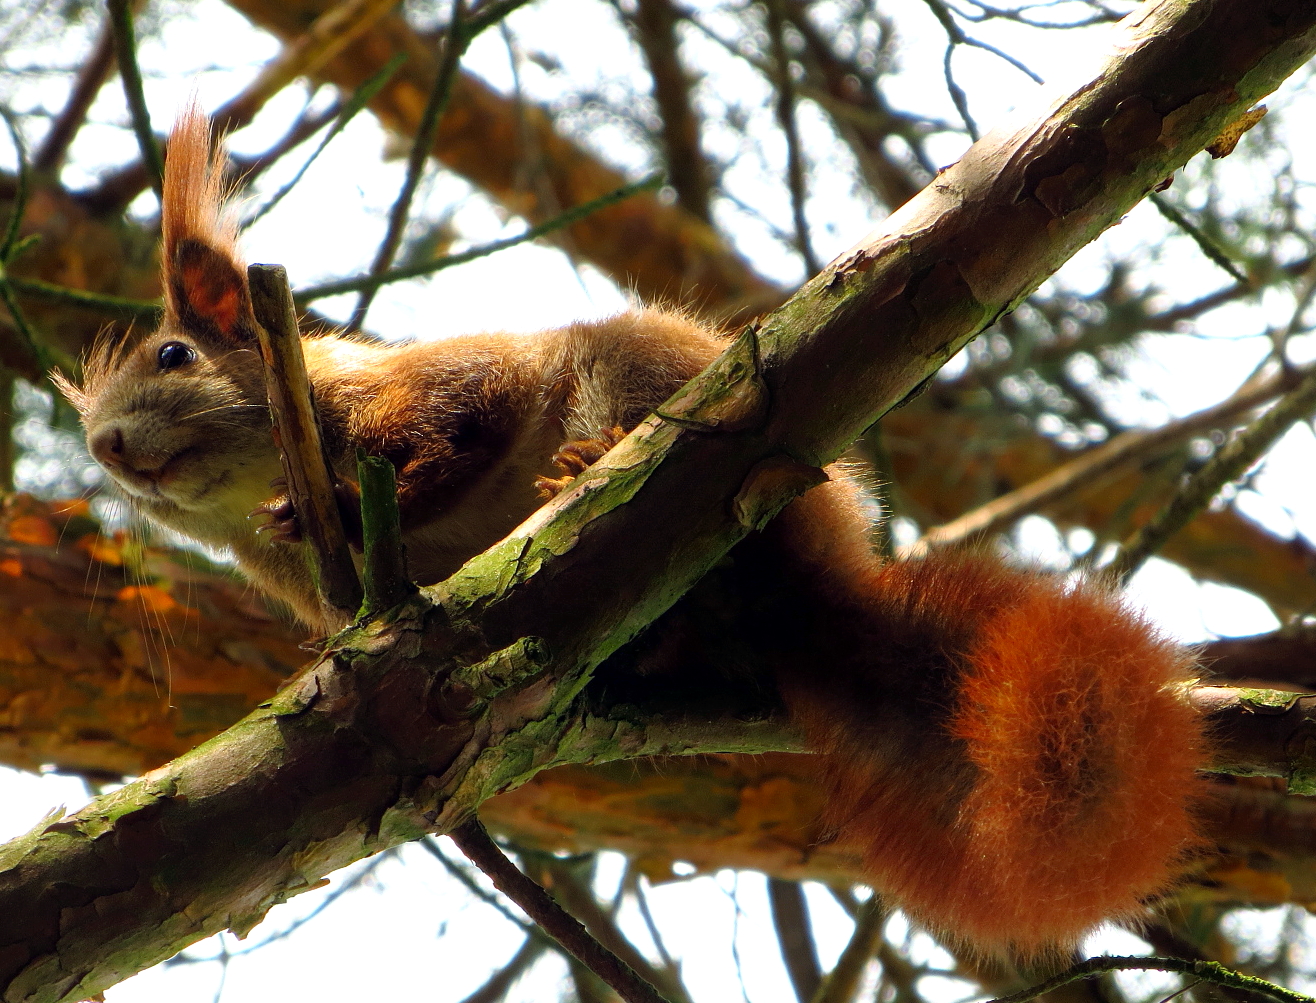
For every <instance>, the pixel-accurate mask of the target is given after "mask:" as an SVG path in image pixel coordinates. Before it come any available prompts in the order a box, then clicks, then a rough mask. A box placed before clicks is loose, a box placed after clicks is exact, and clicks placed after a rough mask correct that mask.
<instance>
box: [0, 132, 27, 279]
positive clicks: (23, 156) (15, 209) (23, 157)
mask: <svg viewBox="0 0 1316 1003" xmlns="http://www.w3.org/2000/svg"><path fill="white" fill-rule="evenodd" d="M0 116H3V118H4V120H5V125H6V126H7V127H8V129H9V139H10V141H11V142H12V143H13V144H14V157H15V158H16V159H17V160H18V179H17V184H16V186H15V189H14V201H13V204H12V205H11V206H10V207H9V220H8V221H7V222H6V223H5V235H4V240H3V243H0V264H4V265H8V264H9V262H10V260H11V259H12V258H13V256H14V254H13V252H14V244H15V243H16V242H17V241H18V231H19V228H20V227H21V226H22V225H23V214H24V213H25V212H27V192H28V186H29V185H30V184H31V180H32V172H31V171H30V170H29V169H28V161H27V145H26V144H25V143H24V142H23V134H22V132H20V131H19V129H18V123H17V122H15V121H14V113H13V112H11V111H10V110H9V109H8V108H2V107H0Z"/></svg>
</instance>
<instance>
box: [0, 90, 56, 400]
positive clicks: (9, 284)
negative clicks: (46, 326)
mask: <svg viewBox="0 0 1316 1003" xmlns="http://www.w3.org/2000/svg"><path fill="white" fill-rule="evenodd" d="M0 117H3V118H4V120H5V125H6V126H7V127H8V129H9V138H10V139H11V140H12V141H13V144H14V156H15V157H16V158H17V160H18V181H17V185H16V188H15V191H14V202H13V205H12V206H10V209H9V220H8V222H7V223H6V224H5V231H4V238H3V240H2V241H0V299H3V300H4V305H5V308H6V309H7V310H8V311H9V318H10V320H12V321H13V323H14V330H15V331H16V332H17V333H18V336H19V338H20V339H21V340H22V343H23V347H24V348H25V349H26V350H27V352H28V355H29V357H30V358H31V359H32V361H33V362H34V363H35V366H36V369H37V371H38V372H39V373H40V374H41V382H43V383H45V382H47V380H48V377H47V375H46V374H48V373H49V372H50V369H51V367H52V365H53V364H54V360H53V359H52V357H51V353H50V350H49V349H48V348H47V347H46V345H45V344H44V343H43V342H42V341H41V340H40V339H39V338H38V337H37V336H36V333H35V332H34V331H33V330H32V326H31V325H30V324H29V323H28V322H27V317H26V316H25V315H24V314H23V310H22V308H21V307H20V306H19V304H18V298H17V297H16V296H15V295H14V280H13V279H11V278H10V277H9V265H10V263H11V262H12V261H13V260H14V259H15V258H16V257H18V255H19V254H20V253H22V250H23V248H24V247H25V246H27V244H28V242H29V241H31V240H32V239H33V238H28V241H20V240H19V239H18V232H19V229H20V227H21V226H22V223H23V214H24V213H25V212H26V211H27V192H28V184H29V181H30V174H31V172H30V171H29V169H28V161H27V147H26V145H25V144H24V143H23V134H22V133H21V132H19V129H18V123H17V122H15V121H14V116H13V113H12V112H11V111H10V110H9V109H8V108H0Z"/></svg>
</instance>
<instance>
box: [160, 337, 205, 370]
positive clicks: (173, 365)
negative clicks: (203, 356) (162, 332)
mask: <svg viewBox="0 0 1316 1003" xmlns="http://www.w3.org/2000/svg"><path fill="white" fill-rule="evenodd" d="M155 358H156V362H158V363H159V365H160V368H161V369H177V368H178V367H179V366H185V365H187V364H188V363H189V362H191V361H192V360H193V359H195V358H196V352H194V351H192V349H190V348H188V347H187V346H186V345H184V344H183V343H182V342H181V341H167V342H165V343H164V344H163V345H161V346H160V353H159V354H158V355H157V356H156V357H155Z"/></svg>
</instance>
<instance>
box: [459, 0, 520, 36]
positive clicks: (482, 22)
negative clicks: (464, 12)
mask: <svg viewBox="0 0 1316 1003" xmlns="http://www.w3.org/2000/svg"><path fill="white" fill-rule="evenodd" d="M529 2H530V0H485V2H484V3H482V4H480V6H479V7H477V8H475V10H473V11H471V16H470V18H469V19H468V20H467V22H466V27H465V33H466V38H467V40H468V41H469V40H470V39H473V38H475V36H476V35H478V34H480V32H482V31H484V30H485V29H486V28H492V27H493V26H494V25H495V24H498V23H499V22H501V21H502V20H503V19H504V18H506V17H507V15H509V14H511V13H512V12H513V11H514V10H516V9H517V8H518V7H524V6H525V5H526V4H527V3H529Z"/></svg>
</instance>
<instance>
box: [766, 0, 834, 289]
mask: <svg viewBox="0 0 1316 1003" xmlns="http://www.w3.org/2000/svg"><path fill="white" fill-rule="evenodd" d="M764 9H765V10H766V11H767V15H768V18H767V20H768V37H769V38H770V39H771V40H772V57H773V61H774V62H775V64H776V81H775V82H776V85H777V104H776V110H777V126H778V128H780V129H781V132H782V135H783V136H785V137H786V183H787V186H788V188H789V189H790V196H791V215H792V216H793V217H794V220H795V249H796V250H797V251H798V252H799V254H800V257H801V258H803V259H804V267H805V269H806V270H807V271H808V274H809V275H810V276H812V275H816V274H818V270H819V269H820V268H822V264H821V262H819V261H818V256H817V255H816V254H814V251H813V243H812V241H810V240H809V221H808V219H807V218H806V216H805V213H804V208H805V200H806V198H807V192H806V187H805V186H806V179H805V176H804V153H803V150H802V149H801V147H800V132H799V128H798V125H797V123H796V121H795V82H794V81H793V80H792V79H791V59H790V53H789V52H788V51H787V49H786V18H785V12H784V11H783V10H782V0H765V3H764Z"/></svg>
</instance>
